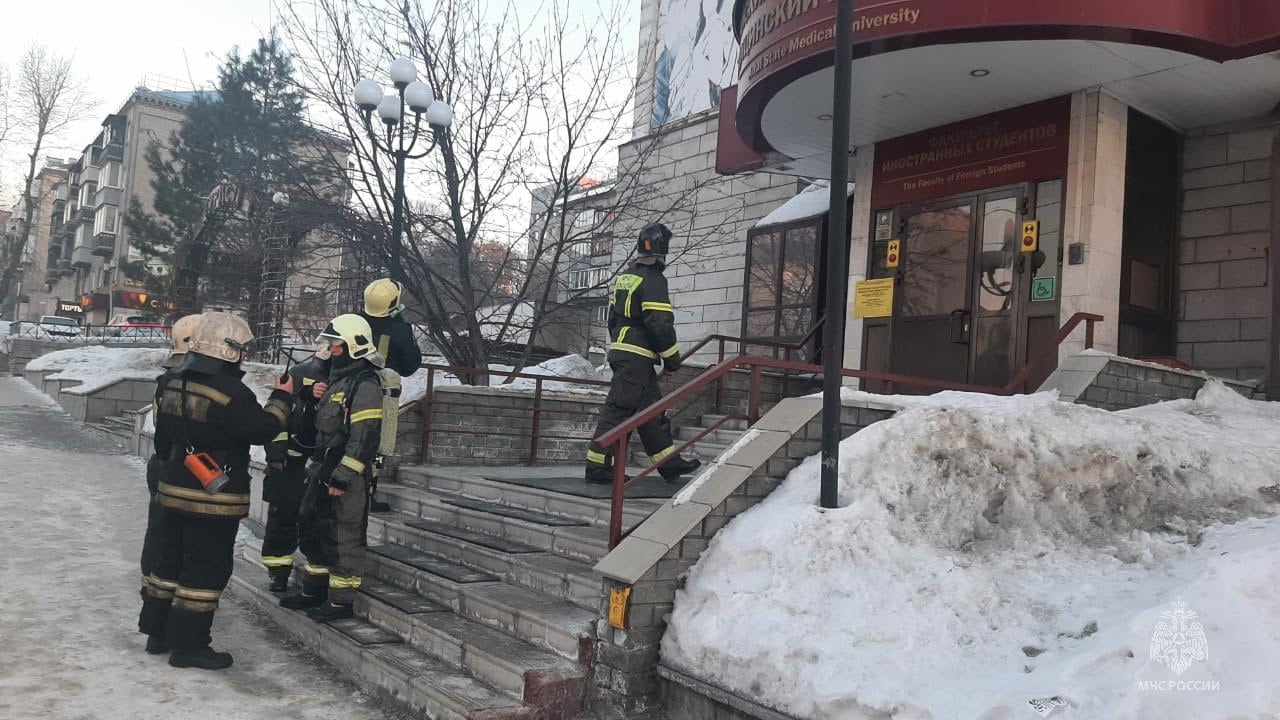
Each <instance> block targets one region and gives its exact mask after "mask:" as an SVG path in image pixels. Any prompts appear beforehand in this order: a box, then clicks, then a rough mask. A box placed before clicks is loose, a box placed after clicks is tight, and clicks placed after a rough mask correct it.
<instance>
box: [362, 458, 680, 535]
mask: <svg viewBox="0 0 1280 720" xmlns="http://www.w3.org/2000/svg"><path fill="white" fill-rule="evenodd" d="M648 465H649V463H648V462H647V461H646V462H645V464H644V466H643V467H648ZM503 471H506V472H510V471H511V470H510V469H507V468H504V469H503ZM473 472H474V473H476V474H472V473H473ZM483 472H484V471H483V470H477V471H471V470H467V471H462V470H455V469H449V468H434V467H426V466H420V465H415V466H406V467H401V468H400V470H399V474H398V475H397V479H403V481H404V483H405V484H407V485H409V486H411V487H413V488H417V489H422V488H426V489H429V490H431V491H433V492H435V493H437V494H439V495H444V494H453V495H464V496H466V497H473V498H479V499H482V500H489V501H491V502H497V503H502V504H503V505H511V506H514V507H522V508H527V509H529V510H538V511H540V512H547V513H552V514H555V515H564V516H566V517H571V518H577V519H579V520H586V521H588V522H591V523H592V524H594V525H600V526H602V527H608V525H609V501H608V500H607V499H597V498H585V497H578V496H576V495H568V494H565V493H557V492H552V491H549V490H543V489H540V488H532V487H526V486H523V485H515V484H512V483H507V482H502V481H501V480H500V479H487V478H485V477H483V475H482V473H483ZM565 473H566V475H568V476H572V477H580V476H581V473H582V469H581V468H580V467H570V468H566V469H565ZM382 487H386V488H388V489H392V488H395V487H397V486H395V485H391V484H383V485H380V486H379V495H381V492H382V490H381V488H382ZM661 505H662V501H659V500H634V499H633V500H627V503H626V507H625V509H624V510H623V519H624V520H625V521H626V523H627V524H628V525H636V524H638V523H640V522H643V521H644V519H645V518H647V517H649V515H650V514H652V513H653V511H654V510H656V509H657V508H658V507H660V506H661Z"/></svg>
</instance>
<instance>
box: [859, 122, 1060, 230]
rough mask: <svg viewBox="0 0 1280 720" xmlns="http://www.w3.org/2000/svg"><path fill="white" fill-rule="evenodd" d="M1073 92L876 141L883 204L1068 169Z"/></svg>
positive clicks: (878, 197)
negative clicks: (877, 142) (1069, 95)
mask: <svg viewBox="0 0 1280 720" xmlns="http://www.w3.org/2000/svg"><path fill="white" fill-rule="evenodd" d="M1070 125H1071V98H1069V97H1061V98H1057V99H1054V100H1047V101H1045V102H1040V103H1034V104H1032V105H1024V106H1022V107H1019V108H1014V109H1012V110H1005V111H1003V112H998V113H995V114H992V115H985V116H983V117H978V118H973V119H972V120H966V121H964V122H959V123H955V124H952V125H944V126H942V127H939V128H934V129H932V130H926V131H924V132H920V133H915V134H913V135H905V136H903V137H900V138H895V139H893V140H886V141H885V142H882V143H879V144H877V145H876V151H875V152H876V160H875V163H876V168H875V175H874V182H873V184H872V187H871V203H872V205H874V206H875V207H877V208H887V207H893V206H895V205H904V204H908V203H914V202H921V201H924V200H930V199H933V198H942V197H947V196H950V195H957V194H960V193H964V192H970V191H974V190H982V189H984V188H994V187H1000V186H1002V185H1012V184H1014V183H1020V182H1028V181H1032V180H1048V179H1052V178H1059V177H1062V176H1063V175H1064V174H1065V173H1066V170H1067V151H1068V148H1069V145H1070V137H1069V131H1070Z"/></svg>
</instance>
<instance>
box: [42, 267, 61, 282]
mask: <svg viewBox="0 0 1280 720" xmlns="http://www.w3.org/2000/svg"><path fill="white" fill-rule="evenodd" d="M59 277H61V275H60V274H59V273H58V269H57V268H55V267H54V266H53V263H49V271H48V272H46V273H45V274H44V282H45V284H46V285H53V284H54V283H56V282H58V278H59Z"/></svg>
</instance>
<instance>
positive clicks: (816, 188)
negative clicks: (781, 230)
mask: <svg viewBox="0 0 1280 720" xmlns="http://www.w3.org/2000/svg"><path fill="white" fill-rule="evenodd" d="M849 195H850V196H852V195H853V183H849ZM830 209H831V183H829V182H827V181H826V180H819V181H817V182H815V183H813V184H812V185H810V186H809V187H807V188H805V189H803V190H801V191H800V192H799V193H797V194H796V196H795V197H793V198H791V199H790V200H788V201H786V202H785V203H783V204H782V205H781V206H779V207H778V208H776V209H775V210H774V211H773V212H771V213H769V214H768V215H765V216H764V218H763V219H762V220H761V221H760V222H758V223H756V225H755V226H756V227H758V228H761V227H768V226H770V225H785V224H786V223H793V222H799V221H801V220H807V219H809V218H812V217H818V216H819V215H821V214H822V213H824V212H827V211H828V210H830Z"/></svg>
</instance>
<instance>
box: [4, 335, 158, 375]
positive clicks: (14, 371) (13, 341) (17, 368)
mask: <svg viewBox="0 0 1280 720" xmlns="http://www.w3.org/2000/svg"><path fill="white" fill-rule="evenodd" d="M7 342H8V346H9V374H10V375H22V374H23V373H24V371H25V370H26V368H27V363H29V362H31V361H32V360H34V359H36V358H38V357H40V356H42V355H48V354H49V353H51V352H57V351H59V350H71V349H74V348H77V347H84V345H83V344H82V343H81V344H73V343H67V342H57V341H52V340H39V339H36V338H26V337H23V338H16V337H11V338H8V339H7ZM96 344H105V343H96ZM111 347H122V348H130V349H133V348H167V347H169V345H168V343H163V342H156V343H141V342H140V343H134V342H130V343H127V344H126V343H120V344H118V345H117V344H112V345H111Z"/></svg>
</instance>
